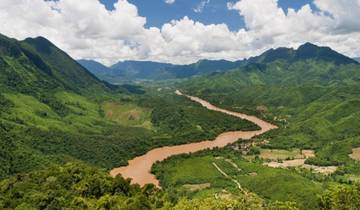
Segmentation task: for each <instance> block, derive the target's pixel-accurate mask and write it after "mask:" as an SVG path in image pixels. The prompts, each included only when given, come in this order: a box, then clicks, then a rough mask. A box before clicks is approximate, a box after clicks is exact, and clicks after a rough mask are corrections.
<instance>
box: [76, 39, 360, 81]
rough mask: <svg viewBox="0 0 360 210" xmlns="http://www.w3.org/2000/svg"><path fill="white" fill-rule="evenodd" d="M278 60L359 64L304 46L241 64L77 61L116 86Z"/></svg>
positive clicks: (322, 48)
mask: <svg viewBox="0 0 360 210" xmlns="http://www.w3.org/2000/svg"><path fill="white" fill-rule="evenodd" d="M276 60H285V61H287V62H290V63H293V62H297V61H302V60H314V61H326V62H332V63H335V64H336V65H342V64H355V63H357V61H355V60H353V59H351V58H349V57H347V56H344V55H342V54H340V53H337V52H336V51H334V50H332V49H331V48H329V47H319V46H316V45H314V44H311V43H305V44H304V45H301V46H300V47H299V48H298V49H296V50H295V49H292V48H277V49H270V50H268V51H266V52H264V53H263V54H261V55H259V56H256V57H251V58H249V59H244V60H239V61H235V62H232V61H227V60H200V61H198V62H197V63H193V64H189V65H174V64H168V63H158V62H151V61H124V62H118V63H116V64H114V65H112V66H111V67H106V66H104V65H103V64H101V63H98V62H96V61H93V60H79V61H78V62H79V63H80V64H81V65H83V66H84V67H85V68H87V69H88V70H89V71H90V72H92V73H93V74H95V75H96V76H97V77H99V78H100V79H102V80H105V81H108V82H111V83H117V82H123V81H129V80H164V79H182V78H190V77H192V76H196V75H203V74H208V73H213V72H224V71H228V70H232V69H236V68H239V67H242V66H246V65H249V64H266V63H271V62H273V61H276Z"/></svg>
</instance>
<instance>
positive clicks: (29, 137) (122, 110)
mask: <svg viewBox="0 0 360 210" xmlns="http://www.w3.org/2000/svg"><path fill="white" fill-rule="evenodd" d="M0 63H1V64H0V82H1V83H0V91H1V92H0V99H1V100H0V101H1V103H0V131H1V132H0V136H1V138H0V142H1V145H2V146H1V148H0V150H1V152H2V153H1V155H0V159H1V160H2V162H3V163H4V164H1V166H0V177H4V176H8V175H12V174H16V173H19V172H26V171H31V170H35V169H38V168H43V167H45V166H48V165H49V164H52V163H63V162H67V161H71V160H82V161H84V162H86V163H88V164H93V165H96V166H98V167H104V168H111V167H115V166H119V165H121V164H126V163H127V160H128V159H130V158H132V157H134V156H136V155H139V154H143V153H144V152H146V151H147V150H149V149H151V148H154V147H157V146H161V145H172V144H181V143H185V142H187V141H189V139H191V140H192V141H199V140H202V139H207V138H214V137H215V136H216V135H217V134H218V133H220V132H222V131H225V130H234V129H256V128H257V127H256V126H254V125H253V124H251V123H249V122H247V121H239V120H237V119H236V118H233V117H229V116H226V115H222V114H219V113H212V112H209V111H207V110H206V109H204V108H202V107H201V106H199V105H196V104H193V103H191V102H189V101H187V100H186V99H184V98H181V97H178V96H175V94H174V93H173V92H171V94H169V93H168V94H167V95H156V94H145V91H144V90H143V89H142V88H141V87H138V86H133V85H122V86H114V85H109V84H108V83H106V82H102V81H100V80H99V79H97V78H96V77H95V76H93V75H92V74H91V73H89V72H87V70H86V69H84V68H83V67H82V66H80V65H79V64H78V63H77V62H76V61H74V60H73V59H72V58H71V57H69V56H68V55H67V54H66V53H64V52H63V51H61V50H60V49H58V48H57V47H56V46H54V45H53V44H52V43H51V42H49V41H48V40H46V39H44V38H41V37H40V38H35V39H26V40H24V41H17V40H14V39H10V38H7V37H5V36H1V39H0ZM183 112H185V113H186V114H183ZM163 122H167V123H163ZM187 122H192V123H190V124H189V123H187ZM177 125H178V126H177ZM199 127H201V128H203V129H207V130H208V131H209V132H206V133H204V132H202V130H199Z"/></svg>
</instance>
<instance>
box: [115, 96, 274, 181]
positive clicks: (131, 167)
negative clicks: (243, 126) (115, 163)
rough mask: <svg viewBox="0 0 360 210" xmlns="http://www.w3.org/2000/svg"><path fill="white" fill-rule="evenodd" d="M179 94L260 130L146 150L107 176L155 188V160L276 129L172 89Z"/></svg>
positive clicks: (236, 132)
mask: <svg viewBox="0 0 360 210" xmlns="http://www.w3.org/2000/svg"><path fill="white" fill-rule="evenodd" d="M175 93H176V94H177V95H179V96H183V97H187V98H189V99H190V100H192V101H194V102H197V103H200V104H201V105H202V106H204V107H205V108H207V109H209V110H213V111H217V112H222V113H224V114H227V115H231V116H234V117H238V118H240V119H244V120H248V121H250V122H253V123H255V124H256V125H258V126H259V127H260V128H261V129H260V130H256V131H231V132H224V133H221V134H220V135H219V136H217V137H216V139H215V140H204V141H201V142H197V143H189V144H183V145H176V146H165V147H160V148H156V149H153V150H150V151H149V152H147V153H146V154H144V155H142V156H138V157H135V158H134V159H132V160H129V162H128V163H129V164H128V165H127V166H123V167H119V168H114V169H113V170H111V172H110V174H111V176H113V177H115V176H117V175H119V174H121V175H122V176H123V177H124V178H131V179H132V183H134V184H135V183H136V184H139V185H140V186H144V185H145V184H150V183H151V184H154V185H156V186H158V187H159V180H157V179H156V177H155V176H154V175H153V174H151V172H150V171H151V167H152V165H153V164H154V163H155V162H157V161H163V160H165V159H166V158H169V157H170V156H174V155H179V154H185V153H193V152H197V151H200V150H204V149H212V148H215V147H219V148H221V147H225V146H226V145H228V144H231V143H234V142H236V141H238V140H239V139H244V140H246V139H251V138H253V137H254V136H257V135H261V134H263V133H265V132H267V131H269V130H271V129H275V128H277V127H276V126H275V125H273V124H271V123H268V122H266V121H264V120H261V119H259V118H257V117H255V116H250V115H246V114H242V113H238V112H233V111H228V110H225V109H221V108H219V107H216V106H214V105H212V104H210V103H209V102H207V101H205V100H203V99H200V98H198V97H194V96H189V95H185V94H183V93H181V92H180V91H179V90H176V92H175Z"/></svg>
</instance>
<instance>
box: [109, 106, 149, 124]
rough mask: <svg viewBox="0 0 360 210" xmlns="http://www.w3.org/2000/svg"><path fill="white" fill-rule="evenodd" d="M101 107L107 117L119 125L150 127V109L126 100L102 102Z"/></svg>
mask: <svg viewBox="0 0 360 210" xmlns="http://www.w3.org/2000/svg"><path fill="white" fill-rule="evenodd" d="M102 109H103V110H104V112H105V116H106V118H107V119H110V120H112V121H114V122H117V123H119V124H120V125H124V126H136V127H143V128H146V129H149V130H150V129H152V123H151V111H152V110H151V109H148V108H142V107H139V106H137V105H136V104H134V103H128V102H120V103H118V102H104V103H103V104H102Z"/></svg>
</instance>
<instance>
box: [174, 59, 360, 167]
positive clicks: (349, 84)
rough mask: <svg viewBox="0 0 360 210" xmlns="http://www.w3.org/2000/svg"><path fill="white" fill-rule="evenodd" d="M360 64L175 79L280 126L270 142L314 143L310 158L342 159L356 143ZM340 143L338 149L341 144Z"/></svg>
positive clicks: (281, 66) (278, 64)
mask: <svg viewBox="0 0 360 210" xmlns="http://www.w3.org/2000/svg"><path fill="white" fill-rule="evenodd" d="M359 68H360V67H359V65H352V64H350V65H340V66H337V65H335V64H332V63H329V62H321V61H313V60H306V61H297V62H294V63H288V62H285V61H281V60H276V61H274V62H271V63H266V64H261V65H260V64H259V65H250V66H246V67H243V68H240V69H238V70H234V71H231V72H226V73H222V74H213V75H210V76H205V77H199V78H194V79H192V80H189V81H186V82H183V83H179V86H180V87H181V88H182V89H184V90H186V91H187V92H188V93H189V94H193V95H197V96H200V97H202V98H205V99H207V100H209V101H210V102H212V103H214V104H219V105H221V106H222V107H224V108H227V109H232V110H235V111H240V112H247V113H250V114H255V115H258V116H261V117H262V118H265V119H267V120H270V121H272V122H274V123H276V124H278V125H279V126H280V129H277V130H274V131H271V132H270V133H268V134H266V135H265V136H264V138H268V139H271V141H270V144H269V145H267V147H268V148H278V149H291V148H302V149H314V150H316V154H317V155H316V158H312V159H310V160H308V161H309V163H310V162H311V163H313V164H317V165H342V164H347V163H349V162H351V160H350V159H349V157H348V154H350V153H351V148H352V147H353V146H354V145H357V144H359V143H360V142H359V140H360V139H359V138H358V137H359V134H360V133H359V129H358V128H357V125H358V124H359V123H360V110H359V108H358V107H360V101H359V100H358V97H357V96H358V95H359V93H360V86H359V82H358V81H359V78H360V74H359V72H360V71H359ZM339 148H340V149H339Z"/></svg>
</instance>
